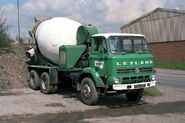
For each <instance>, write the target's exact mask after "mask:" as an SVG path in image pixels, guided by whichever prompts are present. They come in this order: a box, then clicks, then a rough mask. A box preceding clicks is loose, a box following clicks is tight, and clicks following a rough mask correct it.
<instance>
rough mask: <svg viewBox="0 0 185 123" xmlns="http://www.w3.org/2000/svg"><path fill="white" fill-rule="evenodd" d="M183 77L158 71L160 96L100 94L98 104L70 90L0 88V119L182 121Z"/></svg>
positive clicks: (20, 122) (4, 122)
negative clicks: (134, 100)
mask: <svg viewBox="0 0 185 123" xmlns="http://www.w3.org/2000/svg"><path fill="white" fill-rule="evenodd" d="M175 78H176V79H175ZM183 78H184V74H173V73H169V72H165V73H164V71H163V72H160V71H159V72H158V73H157V80H158V88H159V89H160V90H161V92H162V93H163V94H162V96H158V97H144V98H143V100H142V102H140V103H139V104H134V103H129V102H128V101H127V100H126V98H125V96H124V95H119V96H103V97H101V98H100V101H99V103H98V105H96V106H87V105H84V104H82V103H81V102H80V101H79V100H78V94H77V93H76V92H75V91H73V90H66V91H61V92H60V93H58V94H53V95H44V94H42V93H40V91H33V90H31V89H29V88H22V89H12V90H7V91H2V92H0V123H10V122H11V123H51V122H52V123H61V122H64V123H67V122H92V123H93V122H99V123H105V122H106V123H107V122H108V123H109V122H110V123H111V122H118V123H119V122H120V123H122V122H125V123H126V122H128V123H148V122H150V123H156V122H157V123H166V122H167V123H174V122H176V123H184V121H185V94H184V93H185V88H184V87H183V86H184V81H183ZM170 83H171V84H170ZM174 83H175V84H174Z"/></svg>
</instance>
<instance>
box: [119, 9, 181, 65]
mask: <svg viewBox="0 0 185 123" xmlns="http://www.w3.org/2000/svg"><path fill="white" fill-rule="evenodd" d="M121 32H123V33H140V34H144V35H145V36H146V38H147V39H148V41H149V43H150V46H151V48H152V52H153V54H154V56H155V60H156V61H161V62H166V61H168V62H185V11H183V10H174V9H165V8H157V9H155V10H153V11H151V12H149V13H147V14H145V15H143V16H141V17H139V18H137V19H135V20H133V21H131V22H129V23H128V24H126V25H124V26H122V27H121Z"/></svg>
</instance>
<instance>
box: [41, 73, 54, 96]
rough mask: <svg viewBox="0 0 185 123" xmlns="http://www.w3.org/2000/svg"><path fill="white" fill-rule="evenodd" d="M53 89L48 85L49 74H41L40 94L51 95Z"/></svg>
mask: <svg viewBox="0 0 185 123" xmlns="http://www.w3.org/2000/svg"><path fill="white" fill-rule="evenodd" d="M53 87H54V86H52V85H50V77H49V74H48V73H47V72H43V73H42V74H41V85H40V88H41V92H42V93H44V94H51V93H53Z"/></svg>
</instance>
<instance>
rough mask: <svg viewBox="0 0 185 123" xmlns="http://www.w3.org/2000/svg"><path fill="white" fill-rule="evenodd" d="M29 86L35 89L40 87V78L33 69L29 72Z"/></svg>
mask: <svg viewBox="0 0 185 123" xmlns="http://www.w3.org/2000/svg"><path fill="white" fill-rule="evenodd" d="M29 86H30V88H31V89H33V90H38V89H40V78H39V75H38V74H37V72H36V71H35V70H31V71H30V73H29Z"/></svg>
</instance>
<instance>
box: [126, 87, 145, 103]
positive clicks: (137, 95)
mask: <svg viewBox="0 0 185 123" xmlns="http://www.w3.org/2000/svg"><path fill="white" fill-rule="evenodd" d="M143 92H144V89H138V90H136V91H133V92H128V93H126V97H127V99H128V100H129V101H133V102H134V101H137V102H138V101H140V100H141V98H142V96H143Z"/></svg>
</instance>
